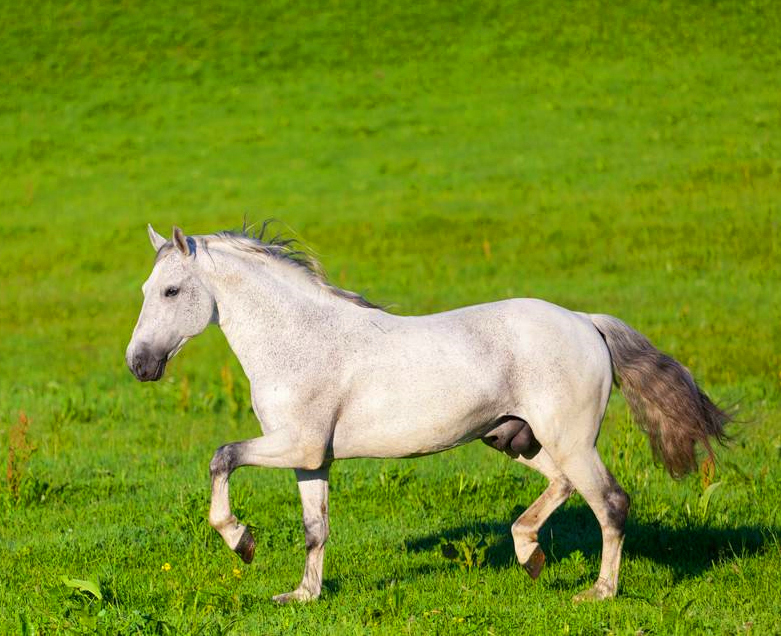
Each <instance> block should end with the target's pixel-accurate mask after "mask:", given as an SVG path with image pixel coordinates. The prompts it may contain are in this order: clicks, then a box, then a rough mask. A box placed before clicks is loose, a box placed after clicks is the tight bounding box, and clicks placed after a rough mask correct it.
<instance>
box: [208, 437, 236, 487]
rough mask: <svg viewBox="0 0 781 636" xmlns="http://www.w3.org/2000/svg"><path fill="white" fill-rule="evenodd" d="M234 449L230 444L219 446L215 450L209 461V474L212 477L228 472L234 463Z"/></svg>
mask: <svg viewBox="0 0 781 636" xmlns="http://www.w3.org/2000/svg"><path fill="white" fill-rule="evenodd" d="M235 460H236V457H235V451H234V449H233V445H232V444H226V445H225V446H220V447H219V448H218V449H217V450H216V451H215V452H214V457H212V460H211V461H210V462H209V474H210V475H211V476H212V479H213V478H214V477H217V476H218V475H224V474H226V473H228V474H229V473H230V472H231V471H232V470H233V468H234V465H235Z"/></svg>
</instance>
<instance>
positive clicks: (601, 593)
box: [572, 581, 616, 603]
mask: <svg viewBox="0 0 781 636" xmlns="http://www.w3.org/2000/svg"><path fill="white" fill-rule="evenodd" d="M615 595H616V593H615V591H614V590H611V589H610V588H609V587H608V585H607V584H606V583H603V582H602V581H597V582H596V583H595V584H594V586H593V587H591V588H589V589H587V590H583V591H582V592H580V593H579V594H575V596H573V597H572V600H573V601H574V602H575V603H583V602H584V601H603V600H605V599H607V598H613V597H614V596H615Z"/></svg>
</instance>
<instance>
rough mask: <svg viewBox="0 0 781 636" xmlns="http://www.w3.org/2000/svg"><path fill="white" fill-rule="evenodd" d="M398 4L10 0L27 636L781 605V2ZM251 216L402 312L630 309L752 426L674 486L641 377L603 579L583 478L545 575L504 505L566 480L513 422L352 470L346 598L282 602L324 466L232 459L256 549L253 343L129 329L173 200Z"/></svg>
mask: <svg viewBox="0 0 781 636" xmlns="http://www.w3.org/2000/svg"><path fill="white" fill-rule="evenodd" d="M370 6H371V8H369V5H367V4H366V3H358V2H354V0H344V1H340V2H335V1H334V2H327V3H315V2H311V3H310V2H299V3H288V2H282V1H280V0H271V1H269V2H263V3H251V2H237V1H233V0H228V1H226V2H221V3H216V2H215V3H212V2H208V1H204V2H200V3H192V4H190V5H188V4H187V3H181V2H173V1H170V0H161V1H160V2H156V3H144V2H138V1H137V0H127V1H124V2H122V3H112V2H107V1H103V2H101V1H99V0H96V1H93V2H73V1H71V2H39V1H33V2H27V3H21V2H5V3H0V87H2V88H0V237H1V240H0V281H2V282H0V440H1V441H0V451H2V453H1V454H2V461H3V462H4V464H3V465H2V467H4V468H6V470H4V471H3V473H2V474H0V481H1V483H0V633H3V634H6V633H7V634H16V633H26V634H31V633H36V634H37V633H41V634H48V633H103V634H118V633H120V634H129V633H163V634H165V633H170V634H184V633H193V634H222V633H234V634H243V633H246V634H275V633H301V634H363V633H385V634H398V633H410V634H429V633H439V634H497V635H498V634H506V633H524V634H535V633H538V634H557V633H563V634H566V633H571V634H577V633H583V634H606V633H609V634H638V633H647V634H651V633H652V634H692V633H714V634H743V633H751V634H778V633H781V618H779V617H780V616H781V600H780V599H781V582H780V581H781V577H780V576H779V575H781V543H779V539H780V537H781V532H780V531H779V524H781V517H780V516H779V507H780V506H781V466H780V465H779V463H780V460H781V426H780V424H781V322H779V307H781V267H779V259H781V236H780V235H779V234H780V232H781V227H780V225H781V204H779V202H780V201H781V110H779V104H780V103H781V101H780V99H781V92H780V89H779V85H780V84H779V81H780V80H781V73H780V72H779V69H781V7H779V5H778V3H777V2H775V1H773V0H767V1H762V0H759V1H752V2H743V1H736V2H730V1H726V0H725V1H720V2H717V1H715V0H714V1H706V0H700V1H682V2H632V3H629V2H627V3H624V2H619V3H610V2H587V1H585V0H582V1H580V0H576V1H574V2H568V3H549V2H526V3H518V2H510V1H493V0H492V1H489V2H478V1H466V2H458V3H443V2H433V1H429V0H420V1H418V2H414V3H413V2H409V3H408V2H379V3H372V4H371V5H370ZM245 215H247V216H248V217H249V218H250V219H251V220H254V219H263V218H266V217H276V218H278V219H280V220H281V221H282V222H283V223H284V224H287V225H288V226H289V227H290V228H292V230H293V231H295V232H296V233H297V234H298V235H299V236H300V237H301V238H302V239H303V240H304V241H305V242H306V244H307V245H309V246H310V247H311V248H312V249H313V250H314V251H315V252H316V253H317V254H318V255H319V258H320V259H321V260H322V262H323V264H324V265H325V267H326V269H327V270H328V272H329V273H330V276H331V280H332V281H333V282H334V283H335V284H338V285H341V286H344V287H347V288H349V289H355V290H358V291H361V292H363V293H365V294H366V295H367V296H368V297H369V298H371V299H372V300H375V301H378V302H383V303H391V311H394V312H399V313H426V312H432V311H437V310H443V309H447V308H452V307H456V306H460V305H465V304H471V303H477V302H481V301H487V300H494V299H499V298H506V297H512V296H536V297H541V298H545V299H547V300H551V301H553V302H557V303H559V304H562V305H564V306H567V307H570V308H573V309H579V310H584V311H592V312H606V313H611V314H614V315H617V316H620V317H622V318H623V319H624V320H626V321H628V322H630V323H631V324H632V325H634V326H635V327H636V328H638V329H639V330H641V331H643V332H644V333H646V334H647V335H648V336H649V337H650V338H651V339H652V340H653V341H654V342H655V343H656V344H657V345H658V346H660V347H661V348H663V349H664V350H666V351H668V352H669V353H671V354H673V355H674V356H675V357H677V358H678V359H680V360H681V361H682V362H683V363H684V364H686V365H687V366H689V367H690V368H691V369H692V370H693V372H694V373H695V375H696V376H697V378H698V379H699V381H700V382H701V383H702V385H703V386H704V387H705V388H706V389H707V390H708V391H709V392H710V393H711V394H712V395H713V396H714V398H715V399H717V400H718V401H719V402H721V403H724V404H727V405H735V406H736V407H737V408H738V412H739V416H738V417H739V419H740V421H741V423H740V424H738V425H737V426H735V427H734V428H733V431H732V432H733V433H734V435H735V440H734V443H733V445H732V447H731V448H729V449H728V450H724V451H721V452H720V461H719V463H718V466H717V470H716V473H715V476H711V475H709V474H707V471H706V472H705V473H703V474H700V475H693V476H691V477H688V478H686V479H684V480H682V481H680V482H674V481H672V480H671V479H669V478H668V477H667V476H666V475H665V474H664V472H663V471H662V469H661V468H659V467H656V466H654V464H653V461H652V459H651V456H650V452H649V450H648V444H647V440H646V439H645V438H644V437H643V435H642V433H641V432H640V431H639V430H638V429H637V428H636V427H635V426H634V425H633V424H632V422H631V421H630V419H629V416H628V414H627V409H626V406H625V403H624V401H623V399H622V398H621V397H620V396H618V395H614V396H613V398H612V399H611V406H610V408H609V410H608V414H607V417H606V420H605V424H604V428H603V435H602V437H601V439H600V449H601V451H602V453H603V457H604V458H605V461H606V463H607V465H608V466H609V467H610V468H611V470H612V471H613V472H614V473H615V474H616V476H617V478H618V480H619V481H620V482H621V483H622V484H623V485H624V487H625V488H626V490H627V491H628V492H629V493H630V495H631V496H632V500H633V508H632V512H631V515H630V520H629V522H628V530H627V539H626V543H625V560H624V564H623V568H622V579H621V588H620V593H619V596H618V597H617V598H616V599H615V600H614V601H611V602H603V603H598V604H579V605H574V604H573V603H572V601H571V597H572V596H573V595H574V594H575V593H576V592H578V591H580V590H581V589H583V588H585V587H587V586H588V585H590V584H591V582H592V580H593V579H595V577H596V575H597V572H598V569H599V551H600V538H599V531H598V526H597V524H596V521H595V520H594V518H593V515H592V514H591V512H590V511H589V509H588V508H587V507H586V506H585V504H584V502H583V500H582V499H580V498H579V497H577V496H576V497H573V498H572V499H571V501H570V502H568V503H567V505H566V506H565V507H564V508H563V509H562V510H560V511H559V512H558V513H557V514H555V515H554V516H553V518H552V520H551V521H550V522H549V524H548V525H547V526H546V527H545V529H544V531H543V535H544V540H543V547H544V548H545V550H546V552H547V554H548V567H547V569H546V570H545V572H544V573H543V575H542V577H541V578H540V579H539V580H538V581H536V582H532V581H531V580H529V579H528V577H527V576H526V574H525V573H524V572H523V570H522V569H521V568H520V567H519V566H518V565H517V564H516V563H515V561H514V554H513V549H512V542H511V539H510V534H509V525H510V523H511V522H512V520H514V519H515V517H516V516H517V515H518V514H519V513H520V512H521V511H522V510H523V509H524V507H525V506H527V505H529V504H530V503H531V502H532V501H533V500H534V498H535V497H536V496H537V495H538V494H539V493H540V492H541V490H542V489H543V487H544V481H543V480H542V478H541V477H540V476H538V475H536V474H532V473H531V472H529V471H527V470H525V469H523V468H522V467H521V466H518V465H515V464H514V463H513V462H510V461H508V460H507V459H506V458H505V457H503V456H500V455H499V454H497V453H495V452H494V451H492V450H490V449H488V448H487V447H484V446H483V445H482V444H473V445H470V446H467V447H463V448H460V449H458V450H456V451H452V452H450V453H446V454H442V455H438V456H433V457H427V458H423V459H417V460H414V461H409V460H408V461H370V460H360V461H352V462H345V463H342V464H337V465H336V466H335V467H334V469H333V470H332V490H331V539H330V542H329V545H328V549H327V552H326V573H325V589H324V593H323V596H322V598H321V600H319V601H318V602H316V603H312V604H307V605H298V606H285V607H277V606H275V605H274V604H272V602H271V601H270V600H269V599H270V597H271V595H272V594H275V593H279V592H284V591H288V590H290V589H292V588H293V587H294V586H295V585H296V584H297V583H298V580H299V577H300V574H301V569H302V566H303V556H304V546H303V532H302V530H301V523H300V519H299V516H300V507H299V506H300V504H299V502H298V495H297V491H296V488H295V481H294V478H293V475H292V473H291V474H289V473H288V472H280V471H271V470H251V469H245V470H243V471H239V472H238V473H236V474H235V475H234V478H233V480H232V484H233V495H234V509H235V510H236V512H237V514H238V515H239V516H240V518H241V519H242V520H244V521H248V522H250V523H251V524H253V525H254V526H255V527H257V528H258V530H257V532H256V535H255V536H256V539H257V541H258V551H257V556H256V559H255V562H254V563H253V564H252V565H251V566H244V565H243V564H241V563H240V561H239V559H238V557H236V556H235V555H234V554H233V553H231V552H230V551H229V550H228V549H227V548H226V547H225V546H224V545H223V544H222V543H221V540H220V538H219V536H218V535H217V534H216V533H215V532H213V531H212V530H211V529H210V528H209V526H208V523H207V521H206V511H207V509H208V502H209V488H208V462H209V460H210V458H211V456H212V453H213V451H214V450H215V448H216V447H217V446H219V445H221V444H223V443H225V442H228V441H234V440H237V439H242V438H248V437H253V436H255V435H257V430H258V425H257V421H256V420H255V419H254V416H253V415H252V413H251V411H250V408H249V398H248V392H247V386H246V382H245V380H244V377H243V376H242V374H241V371H240V368H239V366H238V364H237V363H236V361H235V359H234V357H233V355H232V353H231V352H230V350H229V349H228V347H227V345H226V343H225V341H224V338H223V337H222V335H221V334H220V333H219V331H218V330H217V329H210V330H207V332H206V333H205V334H204V335H203V336H201V337H200V338H199V339H197V340H195V341H193V342H192V343H190V344H188V346H187V347H186V349H185V350H184V351H183V352H182V353H181V354H180V356H179V357H178V358H177V359H176V361H175V362H173V363H172V364H171V365H170V366H169V369H168V371H167V374H166V377H165V378H164V379H163V380H162V381H161V382H159V383H155V384H151V385H141V384H140V383H138V382H136V381H135V380H134V379H133V378H132V376H131V375H130V373H128V371H127V369H126V368H125V364H124V358H123V356H124V348H125V346H126V344H127V341H128V339H129V338H130V333H131V331H132V327H133V325H134V323H135V320H136V317H137V314H138V310H139V308H140V303H141V292H140V285H141V283H142V281H143V280H144V278H145V277H146V276H147V274H148V272H149V271H150V269H151V266H152V251H151V248H150V246H149V243H148V240H147V238H146V234H145V224H146V223H147V222H148V221H151V222H152V223H153V224H154V225H155V226H156V228H157V229H158V230H159V231H161V232H164V233H166V234H167V233H168V232H169V231H170V227H171V225H172V224H174V223H176V224H179V225H181V226H182V227H183V228H184V229H185V231H187V232H190V233H205V232H211V231H216V230H219V229H224V228H235V227H237V226H240V225H241V223H242V219H243V218H244V216H245ZM20 412H23V413H24V414H25V416H26V417H27V418H29V422H28V425H27V428H26V429H25V425H24V424H23V422H22V421H23V420H24V417H25V416H21V415H20ZM30 447H34V449H30ZM26 449H27V450H26ZM12 453H13V457H11V454H12ZM28 456H29V461H25V460H26V459H27V457H28ZM9 462H10V464H11V465H10V470H9ZM6 477H7V478H6ZM715 484H717V485H715ZM79 581H80V582H79Z"/></svg>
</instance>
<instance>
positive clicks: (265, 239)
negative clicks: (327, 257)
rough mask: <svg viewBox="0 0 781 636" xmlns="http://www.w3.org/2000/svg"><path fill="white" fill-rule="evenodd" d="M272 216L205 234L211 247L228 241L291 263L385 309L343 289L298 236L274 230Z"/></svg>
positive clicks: (355, 297)
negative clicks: (257, 226)
mask: <svg viewBox="0 0 781 636" xmlns="http://www.w3.org/2000/svg"><path fill="white" fill-rule="evenodd" d="M272 222H273V219H267V220H265V221H263V223H262V225H261V226H260V229H258V230H254V226H253V225H249V226H248V225H247V223H246V221H245V223H244V225H243V227H242V228H241V230H240V231H235V230H224V231H222V232H216V233H215V234H211V235H207V236H204V237H202V238H203V239H204V243H205V245H206V247H207V249H208V244H209V242H210V241H213V240H215V239H216V240H217V241H218V242H223V243H226V244H228V245H230V246H232V247H234V248H235V249H237V250H240V251H242V252H248V253H250V254H261V255H263V256H268V257H271V258H274V259H277V260H279V261H282V262H285V263H288V264H290V265H292V266H294V267H297V268H299V269H300V270H301V271H303V272H305V273H306V274H307V275H308V276H309V277H310V279H311V280H312V281H313V282H315V283H316V284H317V285H319V286H320V287H322V288H323V289H326V290H327V291H329V292H330V293H332V294H334V295H335V296H338V297H340V298H343V299H345V300H347V301H349V302H351V303H353V304H354V305H358V306H359V307H367V308H371V309H382V307H380V306H379V305H375V304H374V303H372V302H370V301H368V300H366V298H364V297H363V296H361V295H360V294H356V293H355V292H351V291H348V290H346V289H342V288H340V287H337V286H335V285H332V284H331V283H329V282H328V277H327V276H326V274H325V270H324V269H323V266H322V265H321V264H320V262H319V261H318V260H317V259H316V258H315V257H314V256H313V255H312V254H311V252H310V251H308V250H307V248H306V247H305V246H303V245H302V244H301V243H300V242H299V241H298V240H296V239H294V238H290V237H287V236H284V235H283V234H281V233H276V234H271V233H270V232H269V226H270V225H271V223H272Z"/></svg>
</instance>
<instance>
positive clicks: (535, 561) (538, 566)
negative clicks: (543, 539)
mask: <svg viewBox="0 0 781 636" xmlns="http://www.w3.org/2000/svg"><path fill="white" fill-rule="evenodd" d="M544 566H545V553H544V552H543V551H542V548H540V546H537V547H536V548H535V549H534V552H532V555H531V556H530V557H529V560H528V561H526V563H524V564H523V567H524V569H525V570H526V572H527V574H528V575H529V576H530V577H532V579H536V578H537V577H538V576H540V572H542V568H543V567H544Z"/></svg>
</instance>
